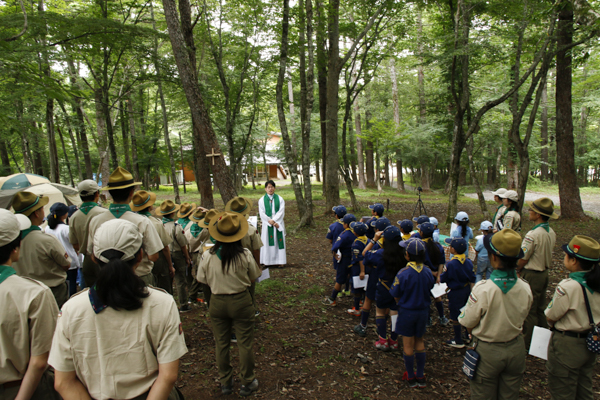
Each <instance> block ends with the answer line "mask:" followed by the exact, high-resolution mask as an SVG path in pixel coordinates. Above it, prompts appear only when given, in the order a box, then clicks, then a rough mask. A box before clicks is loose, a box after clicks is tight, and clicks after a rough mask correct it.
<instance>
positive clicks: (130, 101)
mask: <svg viewBox="0 0 600 400" xmlns="http://www.w3.org/2000/svg"><path fill="white" fill-rule="evenodd" d="M127 119H128V120H129V134H130V136H131V163H132V167H133V168H132V171H131V172H132V173H133V179H134V180H136V181H139V180H140V166H139V164H138V155H137V138H136V136H135V118H134V114H133V99H132V97H131V92H129V93H128V94H127Z"/></svg>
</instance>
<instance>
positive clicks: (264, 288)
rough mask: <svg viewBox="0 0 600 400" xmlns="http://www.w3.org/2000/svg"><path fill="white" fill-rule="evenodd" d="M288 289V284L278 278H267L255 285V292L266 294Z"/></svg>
mask: <svg viewBox="0 0 600 400" xmlns="http://www.w3.org/2000/svg"><path fill="white" fill-rule="evenodd" d="M288 289H289V285H287V284H285V283H284V282H282V281H280V280H278V279H267V280H266V281H262V282H260V283H259V284H257V285H256V293H257V294H261V295H266V294H267V293H270V294H272V293H276V292H283V291H286V290H288Z"/></svg>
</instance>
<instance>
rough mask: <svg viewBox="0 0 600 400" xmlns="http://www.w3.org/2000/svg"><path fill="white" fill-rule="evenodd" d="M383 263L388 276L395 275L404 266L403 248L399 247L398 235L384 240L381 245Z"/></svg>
mask: <svg viewBox="0 0 600 400" xmlns="http://www.w3.org/2000/svg"><path fill="white" fill-rule="evenodd" d="M383 264H384V265H385V272H386V274H387V275H388V276H389V277H393V276H396V274H397V273H398V271H400V270H401V269H402V268H404V267H405V266H406V258H404V249H403V248H402V247H400V236H396V237H394V238H392V239H390V240H386V241H385V243H384V246H383Z"/></svg>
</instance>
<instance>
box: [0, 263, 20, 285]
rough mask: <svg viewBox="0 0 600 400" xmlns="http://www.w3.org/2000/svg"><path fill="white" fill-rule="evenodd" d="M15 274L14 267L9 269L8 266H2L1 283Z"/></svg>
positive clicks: (0, 267) (0, 271)
mask: <svg viewBox="0 0 600 400" xmlns="http://www.w3.org/2000/svg"><path fill="white" fill-rule="evenodd" d="M15 274H16V272H15V270H14V269H13V268H12V267H9V266H8V265H0V283H2V282H4V281H5V280H6V278H8V277H9V276H11V275H15Z"/></svg>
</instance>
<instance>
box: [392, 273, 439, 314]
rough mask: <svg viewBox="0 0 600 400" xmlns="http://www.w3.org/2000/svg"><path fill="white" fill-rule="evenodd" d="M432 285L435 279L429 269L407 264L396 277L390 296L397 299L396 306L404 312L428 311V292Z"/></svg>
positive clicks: (429, 294)
mask: <svg viewBox="0 0 600 400" xmlns="http://www.w3.org/2000/svg"><path fill="white" fill-rule="evenodd" d="M434 284H435V278H434V277H433V275H432V274H431V271H430V270H429V268H425V265H424V264H421V265H417V264H416V263H414V262H409V263H408V264H407V265H406V267H404V268H402V269H401V270H400V271H399V272H398V274H397V275H396V278H395V279H394V284H393V285H392V287H391V288H390V294H391V295H392V296H394V297H395V298H397V299H398V306H399V307H400V308H403V309H405V310H424V309H429V304H430V302H431V299H430V297H431V292H430V290H431V288H433V285H434Z"/></svg>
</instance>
